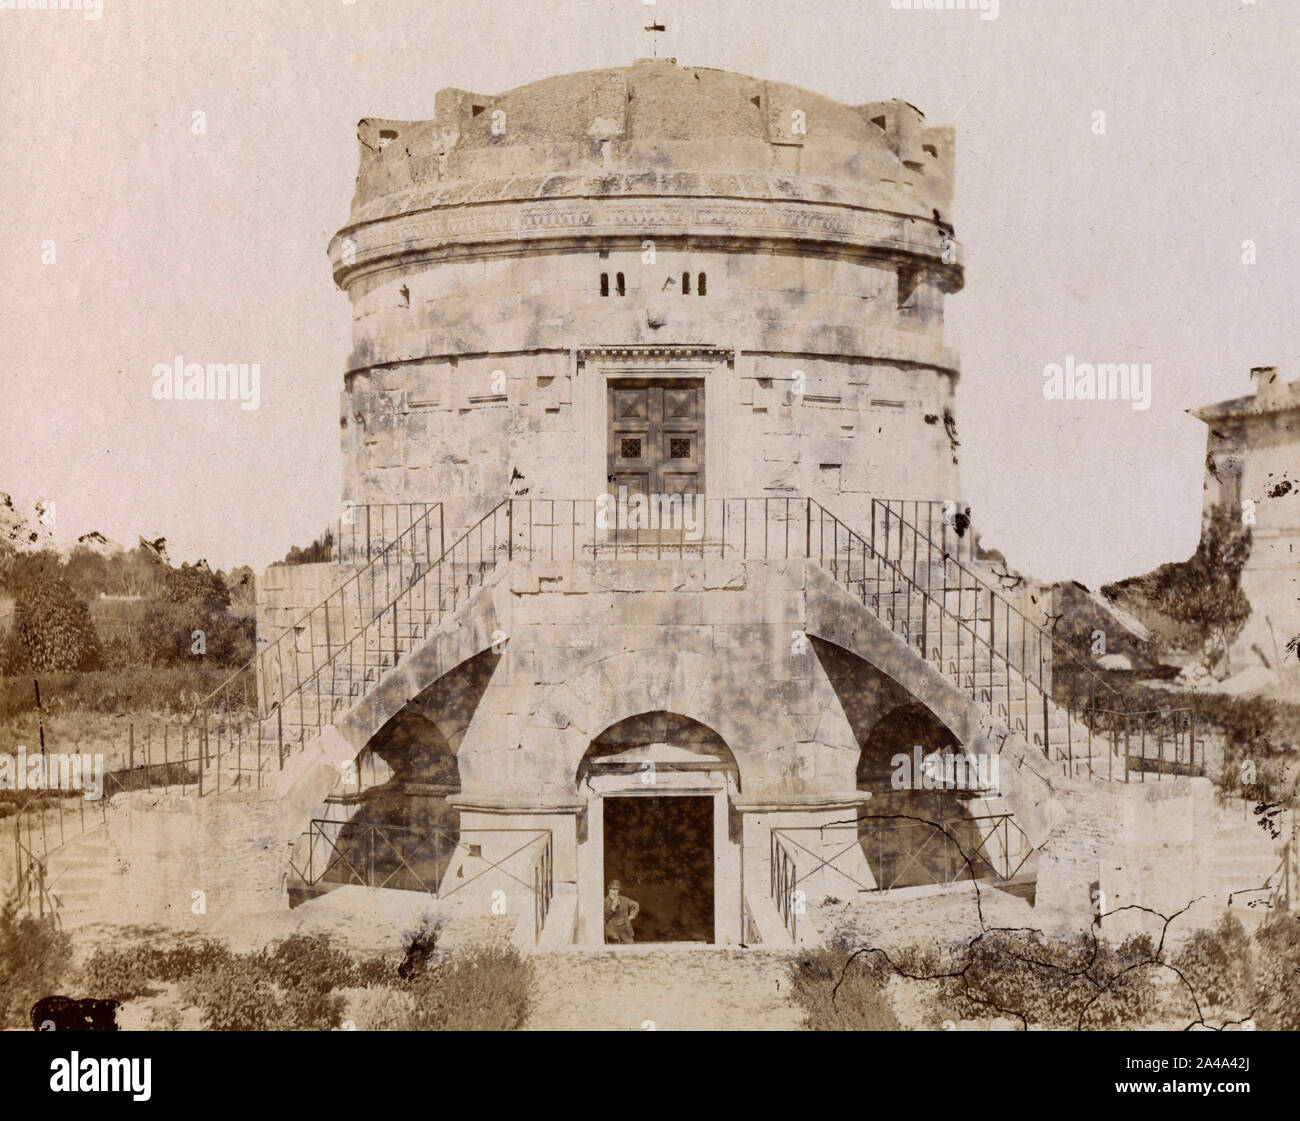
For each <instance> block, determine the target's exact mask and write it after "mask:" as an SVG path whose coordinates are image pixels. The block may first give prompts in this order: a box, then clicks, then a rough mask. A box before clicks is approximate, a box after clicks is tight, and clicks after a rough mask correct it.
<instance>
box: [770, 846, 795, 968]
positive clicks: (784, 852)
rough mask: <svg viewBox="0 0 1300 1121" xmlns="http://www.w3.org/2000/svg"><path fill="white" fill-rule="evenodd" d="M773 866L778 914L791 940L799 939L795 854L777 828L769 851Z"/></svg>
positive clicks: (773, 881) (773, 883)
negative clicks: (783, 840)
mask: <svg viewBox="0 0 1300 1121" xmlns="http://www.w3.org/2000/svg"><path fill="white" fill-rule="evenodd" d="M769 863H770V867H771V880H772V882H771V889H772V902H773V903H775V904H776V910H777V914H779V915H780V916H781V923H782V924H783V925H784V926H785V929H786V931H787V933H789V935H790V940H791V941H792V942H793V941H797V937H798V926H799V917H798V916H799V903H800V900H799V898H798V897H797V896H796V895H795V884H796V883H797V882H798V881H797V877H796V874H795V861H794V856H793V855H792V854H791V852H790V850H789V849H788V848H787V847H786V846H785V845H784V844H782V842H781V839H780V837H779V836H778V835H777V831H776V830H775V829H773V830H772V833H771V850H770V853H769Z"/></svg>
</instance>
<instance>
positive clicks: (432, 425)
mask: <svg viewBox="0 0 1300 1121" xmlns="http://www.w3.org/2000/svg"><path fill="white" fill-rule="evenodd" d="M358 138H359V140H360V171H359V174H358V177H357V187H356V194H355V197H354V199H353V203H352V213H351V218H350V220H349V222H348V224H347V225H346V226H345V227H344V228H343V229H342V230H341V231H340V232H339V233H338V234H337V235H336V236H335V238H334V239H333V241H332V242H331V245H330V257H331V260H332V263H333V269H334V278H335V281H336V282H337V283H338V284H339V286H340V287H342V288H343V289H344V290H345V291H346V292H347V293H348V295H349V297H350V298H351V301H352V308H353V324H354V326H353V332H354V342H353V349H352V354H351V356H350V358H349V359H348V362H347V368H346V371H345V375H344V391H343V402H342V416H341V420H342V440H343V453H344V494H343V498H344V500H345V501H351V502H355V503H358V504H370V503H387V502H415V501H418V502H426V501H440V502H442V503H443V504H444V512H445V516H446V524H447V529H448V532H449V533H454V532H455V531H456V528H457V527H458V526H461V527H463V526H465V525H467V524H469V523H470V522H472V521H473V520H474V519H475V518H476V517H478V516H479V515H480V514H481V513H482V512H483V511H484V510H486V509H488V508H490V507H491V506H492V505H493V504H495V503H496V502H498V501H500V500H501V499H502V498H505V497H507V496H509V495H515V496H518V495H527V496H528V497H530V498H563V499H573V498H581V499H590V498H592V497H593V496H595V495H598V494H601V493H605V492H607V491H609V489H610V487H611V484H613V483H616V482H617V483H620V484H621V483H624V482H626V483H629V484H630V485H631V487H632V488H633V489H635V488H637V487H640V488H641V489H644V490H647V491H649V492H651V493H654V492H656V491H663V492H667V493H697V494H701V495H707V496H708V497H709V498H710V499H712V498H730V497H734V496H738V495H745V496H782V495H811V496H813V497H814V498H817V499H819V500H821V501H823V502H825V503H826V504H827V505H828V506H829V507H830V508H831V509H833V510H835V511H836V512H837V513H840V514H841V516H844V517H853V518H855V519H856V518H858V517H860V516H862V511H863V504H864V502H865V501H866V500H868V499H869V498H870V497H872V496H880V497H889V498H900V499H911V498H917V499H937V498H956V497H957V495H956V489H957V481H956V469H955V459H954V455H953V445H952V442H951V439H950V433H951V429H952V419H951V412H950V408H951V403H952V395H953V388H954V384H955V382H956V380H957V360H956V357H955V355H954V354H952V353H951V352H950V351H948V350H946V349H945V348H944V346H943V336H942V324H943V297H944V295H945V294H946V293H949V292H953V291H956V290H957V289H959V288H960V287H961V284H962V267H961V263H960V256H959V251H958V249H957V246H956V244H955V243H954V241H953V240H952V231H951V226H950V225H949V218H948V209H949V205H950V200H951V196H952V182H953V133H952V130H951V129H948V128H927V127H925V125H924V124H923V118H922V114H921V113H920V112H919V111H918V110H917V109H915V108H913V107H912V106H911V105H909V104H907V103H906V102H902V101H882V102H869V103H866V104H862V105H853V106H850V105H842V104H840V103H838V102H835V101H832V100H830V99H828V98H826V97H822V96H820V95H818V94H815V93H812V92H810V91H808V90H803V89H799V88H797V87H794V86H789V85H784V84H781V83H778V82H768V81H763V80H761V79H757V78H750V77H746V76H744V75H741V74H732V73H728V72H725V71H720V70H711V69H703V68H683V67H679V66H677V65H676V64H675V63H674V62H673V61H671V60H658V61H650V60H640V61H638V62H636V63H635V64H634V65H632V66H628V67H622V68H618V69H610V70H593V71H587V72H583V73H578V74H568V75H564V76H561V77H556V78H549V79H545V80H543V81H539V82H534V83H532V84H530V85H526V86H521V87H520V88H518V89H515V90H511V91H508V92H506V93H501V94H495V95H487V94H475V93H469V92H467V91H465V90H459V89H444V90H442V91H441V92H440V93H438V95H437V97H436V99H435V113H434V117H433V119H432V120H424V121H387V120H375V119H366V120H363V121H362V122H361V123H360V126H359V130H358ZM620 389H622V390H623V392H620ZM665 394H667V396H665ZM674 440H675V441H676V442H675V443H674V442H673V441H674ZM625 441H626V442H625ZM674 451H676V452H678V453H681V454H679V455H675V456H674V455H673V454H672V453H673V452H674Z"/></svg>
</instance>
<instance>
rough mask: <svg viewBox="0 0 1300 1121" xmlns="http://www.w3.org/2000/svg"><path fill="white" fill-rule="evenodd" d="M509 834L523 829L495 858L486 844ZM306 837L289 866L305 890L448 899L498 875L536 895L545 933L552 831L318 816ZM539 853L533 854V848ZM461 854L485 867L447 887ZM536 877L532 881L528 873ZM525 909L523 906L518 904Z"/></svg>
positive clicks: (537, 918)
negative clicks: (355, 889)
mask: <svg viewBox="0 0 1300 1121" xmlns="http://www.w3.org/2000/svg"><path fill="white" fill-rule="evenodd" d="M510 834H524V836H522V837H516V838H514V840H512V841H511V842H508V843H509V844H511V845H512V846H513V847H511V848H510V851H509V852H507V853H506V854H505V855H504V856H499V857H497V858H496V859H489V857H488V856H486V855H483V851H484V848H485V844H484V843H483V842H475V841H471V840H470V839H469V838H471V837H482V838H483V839H484V841H486V842H488V843H491V842H500V840H501V838H502V837H503V836H506V835H510ZM302 836H303V837H304V838H305V839H306V845H305V854H304V855H303V857H302V859H301V862H300V861H299V859H298V858H297V857H294V858H291V860H290V870H291V872H292V874H293V875H294V876H295V877H296V878H297V881H298V882H299V883H300V884H301V885H303V886H305V887H315V886H317V885H319V884H322V883H331V884H336V885H339V886H343V885H348V884H354V885H359V886H361V887H372V888H392V889H396V890H404V891H420V892H424V893H425V894H427V895H431V896H433V897H434V898H435V899H447V898H450V897H451V896H453V895H455V894H456V893H457V892H458V891H461V890H463V889H464V888H466V887H468V886H469V885H470V884H472V883H474V882H476V881H477V880H480V879H482V878H483V877H485V876H489V875H491V874H492V873H494V872H495V873H499V874H500V875H501V876H503V877H505V879H506V880H507V881H512V882H513V883H515V884H518V885H519V886H520V887H521V888H524V889H525V890H527V891H529V892H531V893H532V897H533V906H532V911H533V921H534V936H535V937H537V938H540V937H541V933H542V927H543V926H544V925H545V923H546V917H547V915H548V914H549V913H550V906H551V900H552V899H553V898H554V895H555V869H554V847H553V839H552V835H551V831H550V830H549V829H512V828H506V829H459V830H456V831H454V832H453V831H449V830H445V829H429V828H417V827H414V826H404V825H391V824H387V823H383V822H369V821H358V820H356V819H341V820H340V819H328V818H315V819H313V820H312V822H311V825H310V827H309V828H308V829H307V830H306V831H305V832H304V833H303V834H302ZM535 846H536V852H535V853H533V854H532V856H531V857H530V856H529V855H528V854H529V852H530V850H532V849H534V847H535ZM457 857H459V858H460V859H461V860H462V862H464V861H481V862H482V864H483V866H482V867H481V868H478V869H477V870H474V871H472V874H470V875H468V876H458V877H457V878H456V883H455V886H454V887H451V888H450V889H447V888H445V881H446V876H447V872H448V869H449V868H450V867H451V864H452V862H453V861H454V860H455V859H457ZM530 875H531V882H530V881H529V879H528V878H525V877H529V876H530ZM519 910H520V913H523V910H522V909H519Z"/></svg>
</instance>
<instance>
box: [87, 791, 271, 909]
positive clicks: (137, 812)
mask: <svg viewBox="0 0 1300 1121" xmlns="http://www.w3.org/2000/svg"><path fill="white" fill-rule="evenodd" d="M279 816H280V810H279V807H278V806H277V804H276V802H275V801H274V800H273V799H270V798H251V797H240V798H201V799H200V798H193V797H182V796H180V795H165V794H159V793H158V792H156V791H141V792H139V793H132V794H119V795H117V796H116V797H115V798H114V799H113V800H112V802H111V803H110V804H109V807H108V841H109V848H110V851H111V852H112V863H111V865H110V868H109V872H108V874H107V875H106V876H105V877H104V882H103V885H102V896H101V903H102V904H103V905H104V906H105V908H111V910H112V914H113V918H114V921H115V922H119V923H142V924H143V923H162V924H165V925H168V926H173V927H181V928H185V929H190V930H210V929H216V928H219V927H223V926H224V927H227V928H228V927H229V924H231V923H232V922H233V921H236V920H237V919H238V917H239V916H241V915H250V914H257V913H264V912H270V911H278V910H283V909H284V908H285V907H286V906H287V897H286V894H285V878H284V877H285V872H286V870H287V867H288V865H287V860H288V846H287V844H286V843H285V842H283V841H282V840H281V839H280V830H279V828H278V824H279ZM196 892H199V893H201V895H198V896H196V895H195V893H196Z"/></svg>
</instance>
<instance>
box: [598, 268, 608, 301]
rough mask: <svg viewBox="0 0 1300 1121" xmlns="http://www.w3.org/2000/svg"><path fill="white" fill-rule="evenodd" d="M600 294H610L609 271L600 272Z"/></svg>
mask: <svg viewBox="0 0 1300 1121" xmlns="http://www.w3.org/2000/svg"><path fill="white" fill-rule="evenodd" d="M600 294H601V295H602V296H608V295H609V273H607V272H603V273H601V274H600Z"/></svg>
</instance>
